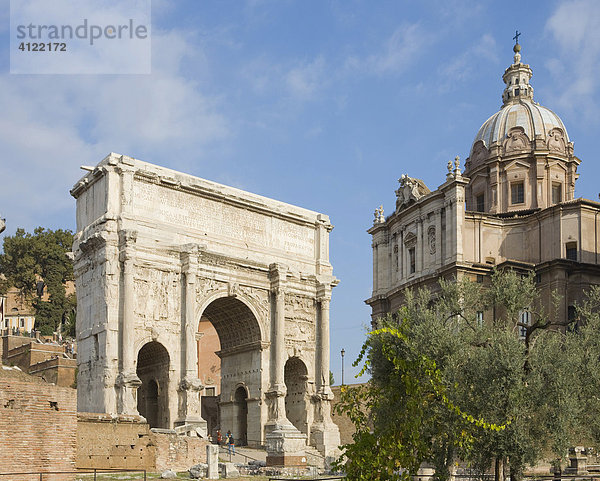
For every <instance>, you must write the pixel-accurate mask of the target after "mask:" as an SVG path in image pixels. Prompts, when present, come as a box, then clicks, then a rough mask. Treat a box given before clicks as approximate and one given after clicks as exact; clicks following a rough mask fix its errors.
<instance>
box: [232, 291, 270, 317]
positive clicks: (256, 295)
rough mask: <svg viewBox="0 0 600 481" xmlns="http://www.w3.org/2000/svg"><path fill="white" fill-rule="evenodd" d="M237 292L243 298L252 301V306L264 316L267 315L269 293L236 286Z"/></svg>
mask: <svg viewBox="0 0 600 481" xmlns="http://www.w3.org/2000/svg"><path fill="white" fill-rule="evenodd" d="M238 290H239V292H240V293H242V294H243V295H244V296H246V297H249V298H250V299H252V300H253V301H254V305H255V306H256V307H257V308H258V309H260V310H261V311H262V314H263V315H264V316H266V315H267V314H268V313H269V291H267V290H266V289H258V288H256V287H249V286H238Z"/></svg>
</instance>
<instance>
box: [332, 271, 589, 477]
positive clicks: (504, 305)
mask: <svg viewBox="0 0 600 481" xmlns="http://www.w3.org/2000/svg"><path fill="white" fill-rule="evenodd" d="M440 287H441V289H440V291H439V293H436V297H435V298H432V295H431V293H430V292H429V291H426V290H421V291H418V292H415V293H413V292H409V293H408V294H407V296H406V302H405V304H404V306H403V307H402V308H401V309H400V310H399V311H398V312H397V313H396V314H395V315H394V316H388V317H386V318H384V319H381V320H380V321H379V323H378V325H377V328H376V329H375V330H374V331H372V332H371V333H369V335H368V338H367V341H366V342H365V344H364V347H363V352H362V354H361V357H360V358H359V359H358V360H357V363H360V362H362V361H364V369H365V370H368V371H369V372H370V374H371V376H372V379H371V382H370V383H369V384H367V385H366V386H364V387H361V388H358V389H357V388H348V389H345V390H344V391H343V393H342V399H341V402H340V403H339V404H338V405H337V407H336V410H337V412H339V413H345V414H347V415H348V416H349V417H350V419H351V421H352V422H353V423H354V425H355V427H356V434H355V435H354V439H353V441H354V442H353V443H352V444H350V445H346V446H344V451H343V452H344V456H343V460H344V461H345V462H346V464H345V468H344V469H345V470H346V473H347V475H348V478H349V479H357V480H362V479H365V480H366V479H373V480H393V479H400V478H401V477H403V476H404V477H407V476H408V475H414V474H416V471H417V470H418V468H419V466H420V465H421V463H423V462H428V463H431V464H432V465H433V466H435V470H436V478H437V479H440V480H444V479H447V478H448V477H449V475H450V470H451V467H452V465H453V464H454V463H456V462H457V460H462V461H463V462H467V463H468V464H469V465H470V466H471V467H472V468H474V469H475V470H477V471H479V472H484V471H486V470H488V469H490V467H492V466H496V468H501V467H503V466H504V465H507V466H508V467H509V468H510V473H511V477H512V479H518V478H519V476H520V475H521V473H522V472H523V470H524V468H525V467H526V466H527V465H528V464H534V463H535V462H536V461H538V460H539V459H540V458H541V457H542V456H551V457H552V458H554V459H556V460H557V462H563V461H564V459H565V458H566V454H567V450H568V448H569V446H571V445H573V444H574V443H579V442H582V441H583V440H586V441H588V442H592V441H594V442H595V441H597V440H599V439H600V437H599V435H600V422H599V421H598V420H599V419H600V399H599V398H598V396H597V392H598V388H600V374H599V373H600V319H599V317H598V315H597V312H598V308H599V307H600V289H593V290H592V291H591V292H590V295H589V298H588V301H587V302H586V303H585V304H584V305H583V306H580V308H579V314H580V318H581V319H583V320H585V322H584V323H583V324H582V325H581V326H580V327H579V329H577V330H576V329H570V328H567V329H565V327H569V326H568V324H569V322H573V321H572V320H571V321H567V320H563V319H561V318H560V317H559V316H556V309H555V303H554V302H553V303H551V306H549V307H544V306H542V305H541V304H540V303H539V302H538V301H537V292H536V287H535V282H534V278H533V276H521V275H518V274H516V273H514V272H512V271H505V272H496V273H494V274H493V276H492V281H491V285H490V286H486V287H483V285H482V284H478V283H474V282H470V281H469V280H461V281H457V282H447V281H443V280H441V281H440ZM554 301H556V299H554ZM524 310H527V311H528V312H530V313H531V321H530V322H529V323H524V322H522V321H523V320H522V318H521V313H522V312H523V311H524ZM482 312H486V313H492V314H493V315H492V316H491V318H490V319H486V320H485V321H484V322H481V313H482ZM400 468H404V469H403V470H402V469H400ZM374 473H375V474H374Z"/></svg>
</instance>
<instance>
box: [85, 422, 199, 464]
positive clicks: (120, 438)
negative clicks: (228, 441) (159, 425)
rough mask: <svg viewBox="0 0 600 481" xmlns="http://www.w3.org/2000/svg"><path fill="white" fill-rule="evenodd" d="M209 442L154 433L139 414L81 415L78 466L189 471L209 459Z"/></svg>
mask: <svg viewBox="0 0 600 481" xmlns="http://www.w3.org/2000/svg"><path fill="white" fill-rule="evenodd" d="M206 444H207V441H204V440H202V439H200V438H192V437H187V436H178V435H176V434H163V433H154V432H152V431H151V430H150V428H149V426H148V424H147V423H145V422H142V421H141V420H140V418H139V417H137V416H118V417H112V416H111V415H109V414H95V413H79V414H78V423H77V467H78V468H98V469H102V468H128V469H146V470H147V471H158V472H160V471H164V470H166V469H172V470H175V471H185V470H187V469H189V468H190V467H191V466H193V465H194V464H197V463H199V462H206Z"/></svg>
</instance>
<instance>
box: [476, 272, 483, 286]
mask: <svg viewBox="0 0 600 481" xmlns="http://www.w3.org/2000/svg"><path fill="white" fill-rule="evenodd" d="M477 283H478V284H483V274H477Z"/></svg>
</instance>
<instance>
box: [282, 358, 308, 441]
mask: <svg viewBox="0 0 600 481" xmlns="http://www.w3.org/2000/svg"><path fill="white" fill-rule="evenodd" d="M284 380H285V387H286V389H287V394H286V395H285V414H286V417H287V418H288V420H289V421H290V422H291V423H292V424H293V425H294V426H295V427H296V428H297V429H298V430H299V431H300V432H301V433H304V434H308V417H307V413H308V407H309V406H307V391H308V389H307V380H308V369H307V368H306V364H304V362H303V361H302V360H301V359H300V358H298V357H290V358H289V359H288V360H287V362H286V363H285V370H284Z"/></svg>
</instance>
